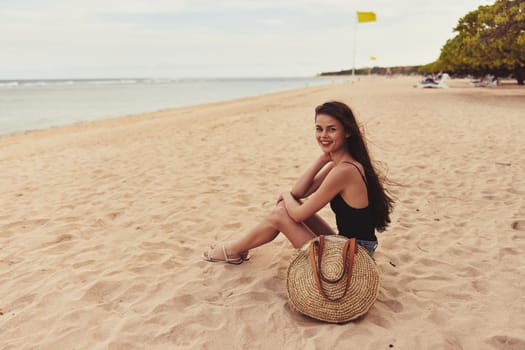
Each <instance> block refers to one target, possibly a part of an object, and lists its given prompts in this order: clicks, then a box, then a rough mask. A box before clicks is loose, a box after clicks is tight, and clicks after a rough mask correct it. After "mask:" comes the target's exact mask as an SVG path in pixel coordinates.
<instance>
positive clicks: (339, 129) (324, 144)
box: [315, 114, 350, 153]
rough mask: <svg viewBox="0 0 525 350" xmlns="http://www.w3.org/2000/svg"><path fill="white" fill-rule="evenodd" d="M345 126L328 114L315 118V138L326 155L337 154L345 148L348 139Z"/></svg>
mask: <svg viewBox="0 0 525 350" xmlns="http://www.w3.org/2000/svg"><path fill="white" fill-rule="evenodd" d="M349 136H350V135H349V134H348V133H347V132H345V128H344V126H343V124H342V123H341V122H340V121H339V120H337V119H336V118H334V117H332V116H329V115H328V114H318V115H317V116H316V117H315V138H316V139H317V142H318V143H319V146H320V147H321V149H322V150H323V152H325V153H330V152H337V151H340V150H341V149H342V148H343V147H345V141H346V138H347V137H349Z"/></svg>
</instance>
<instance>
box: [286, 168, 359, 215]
mask: <svg viewBox="0 0 525 350" xmlns="http://www.w3.org/2000/svg"><path fill="white" fill-rule="evenodd" d="M348 175H349V174H348V169H345V168H341V167H337V168H334V169H333V170H332V171H331V172H330V173H328V175H326V179H325V180H324V181H323V182H322V183H321V185H320V186H319V189H318V190H317V191H315V192H314V193H313V194H312V195H311V196H310V199H309V200H307V201H305V202H304V203H299V202H297V201H296V200H295V199H294V196H293V194H292V193H290V192H284V193H283V194H281V196H282V198H283V200H284V206H285V208H286V211H287V212H288V215H290V217H291V218H292V219H293V220H294V221H295V222H303V221H304V220H306V219H308V218H309V217H311V216H312V215H314V214H315V213H317V212H318V211H319V210H320V209H321V208H323V207H324V206H325V205H326V204H327V203H328V202H330V200H332V198H334V197H335V196H336V195H337V194H338V193H339V192H341V191H342V190H343V189H344V187H345V185H347V184H348V179H349V176H348Z"/></svg>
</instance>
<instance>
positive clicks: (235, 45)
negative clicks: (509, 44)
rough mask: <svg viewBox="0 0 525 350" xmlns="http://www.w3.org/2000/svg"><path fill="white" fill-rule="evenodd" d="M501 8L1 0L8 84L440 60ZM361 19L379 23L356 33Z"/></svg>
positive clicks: (304, 71)
mask: <svg viewBox="0 0 525 350" xmlns="http://www.w3.org/2000/svg"><path fill="white" fill-rule="evenodd" d="M492 3H494V0H492V1H490V0H397V1H393V0H354V1H351V0H0V80H2V79H17V78H18V79H22V78H26V79H27V78H40V79H44V78H103V77H111V78H120V77H159V78H160V77H165V78H177V77H254V76H273V77H275V76H312V75H315V74H318V73H320V72H323V71H331V70H341V69H348V68H351V67H352V65H353V50H354V48H355V49H356V56H355V57H356V58H355V66H356V67H363V66H369V65H371V64H372V62H371V61H370V56H375V57H377V60H376V61H375V64H376V65H381V66H393V65H416V64H426V63H429V62H432V61H434V60H435V59H436V58H437V57H438V56H439V52H440V49H441V47H442V46H443V44H444V43H445V41H446V40H447V39H449V38H451V37H453V36H454V33H453V32H452V28H453V27H454V26H455V25H456V24H457V21H458V19H459V18H460V17H462V16H464V15H465V14H466V13H468V12H469V11H472V10H475V9H476V8H477V7H478V6H480V5H489V4H492ZM356 11H374V12H375V13H376V15H377V22H372V23H362V24H358V25H356V15H355V12H356ZM354 38H355V39H354Z"/></svg>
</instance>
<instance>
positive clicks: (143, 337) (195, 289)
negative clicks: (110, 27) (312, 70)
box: [0, 78, 525, 350]
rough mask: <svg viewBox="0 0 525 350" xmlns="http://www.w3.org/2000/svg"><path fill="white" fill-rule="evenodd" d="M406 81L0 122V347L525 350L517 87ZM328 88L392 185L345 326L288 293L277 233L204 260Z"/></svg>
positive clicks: (283, 179) (522, 141)
mask: <svg viewBox="0 0 525 350" xmlns="http://www.w3.org/2000/svg"><path fill="white" fill-rule="evenodd" d="M417 80H418V79H417V78H392V79H387V78H369V79H363V80H361V81H359V82H356V83H342V84H340V83H338V84H330V85H326V86H320V87H311V88H306V89H299V90H292V91H288V92H282V93H275V94H268V95H264V96H258V97H253V98H245V99H240V100H235V101H228V102H223V103H215V104H209V105H203V106H197V107H191V108H182V109H175V110H168V111H162V112H157V113H151V114H144V115H139V116H132V117H126V118H120V119H114V120H107V121H100V122H94V123H85V124H79V125H73V126H69V127H64V128H53V129H48V130H44V131H38V132H29V133H22V134H17V135H11V136H4V137H2V138H0V169H1V172H0V193H1V196H0V205H1V208H2V212H1V213H0V349H17V350H18V349H35V348H38V349H335V348H340V349H392V348H393V349H525V332H524V330H525V316H524V314H525V293H524V292H523V289H524V288H523V287H525V269H524V267H523V266H524V265H525V254H523V251H524V249H525V204H524V203H525V202H524V198H525V176H523V173H524V171H525V138H524V136H523V131H524V130H525V117H524V116H525V113H524V110H525V90H524V89H523V88H518V87H516V86H508V85H504V86H500V87H498V88H494V89H489V88H473V87H470V86H468V84H467V83H466V82H462V81H452V82H451V83H450V85H451V88H450V89H446V90H445V89H443V90H438V89H435V90H423V89H415V88H413V87H412V86H413V84H414V83H416V82H417ZM332 99H336V100H342V101H345V102H347V103H349V104H350V105H351V106H352V107H353V108H354V110H355V112H356V114H357V116H358V118H359V120H360V121H361V122H362V124H363V125H364V127H365V129H366V135H367V137H368V139H369V147H370V149H371V152H372V153H373V156H374V157H375V158H376V159H377V160H378V161H381V162H382V169H384V171H385V173H386V174H387V175H388V177H389V178H390V179H391V180H392V181H395V182H397V183H398V185H397V186H394V187H392V190H393V191H394V193H395V194H396V196H397V203H396V206H395V212H394V214H393V216H392V224H391V226H390V227H389V229H388V231H386V232H384V233H381V234H379V240H380V245H379V248H378V250H377V251H376V261H377V264H378V266H379V268H380V270H381V276H382V282H381V287H380V290H379V296H378V299H377V301H376V303H375V304H374V305H373V307H372V308H371V309H370V311H369V312H368V314H367V315H365V316H364V317H362V318H360V319H359V320H357V321H354V322H350V323H348V324H344V325H331V324H324V323H320V322H317V321H314V320H312V319H308V318H306V317H303V316H301V315H299V314H297V313H296V312H295V311H294V310H293V309H292V308H291V306H290V303H289V302H288V300H287V294H286V286H285V278H286V269H287V267H288V263H289V261H290V259H291V258H292V256H293V255H294V250H293V248H292V247H291V246H290V245H289V244H288V243H287V241H286V240H285V239H284V238H283V237H278V238H277V239H276V241H274V242H273V243H271V244H269V245H266V246H263V247H261V248H259V249H256V250H254V251H252V259H251V260H250V261H247V262H245V263H244V264H242V265H240V266H234V265H225V264H213V263H206V262H204V261H201V260H200V258H199V256H200V254H201V252H202V251H203V250H205V249H206V247H207V246H208V244H210V243H213V242H216V241H222V240H229V239H234V238H236V237H239V236H240V235H242V234H243V233H244V232H246V231H247V230H248V229H249V228H251V227H252V226H253V225H255V224H256V223H257V222H258V221H259V220H260V219H261V218H262V217H264V215H265V214H266V213H267V212H268V211H269V210H270V209H271V208H272V205H273V203H274V200H275V198H276V196H277V194H278V193H279V192H281V191H282V190H286V189H289V188H290V187H291V186H292V184H293V183H294V181H295V179H296V178H297V176H299V175H300V173H301V171H303V170H304V169H305V168H306V167H307V165H308V164H310V163H311V162H312V161H313V160H314V159H315V158H316V157H317V156H318V155H319V152H320V151H319V149H318V146H317V145H316V143H315V140H314V137H313V135H314V134H313V131H314V127H313V109H314V107H315V106H316V105H318V104H320V103H322V102H324V101H326V100H332ZM321 215H322V216H323V217H325V218H326V219H327V220H328V221H329V222H330V223H332V224H334V218H333V215H332V213H331V211H330V210H329V208H325V209H323V210H322V211H321Z"/></svg>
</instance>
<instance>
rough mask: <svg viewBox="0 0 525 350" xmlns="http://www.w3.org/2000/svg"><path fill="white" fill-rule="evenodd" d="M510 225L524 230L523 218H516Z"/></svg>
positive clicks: (524, 221) (524, 222)
mask: <svg viewBox="0 0 525 350" xmlns="http://www.w3.org/2000/svg"><path fill="white" fill-rule="evenodd" d="M511 226H512V228H513V229H514V230H518V231H525V220H516V221H514V222H513V223H512V225H511Z"/></svg>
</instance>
